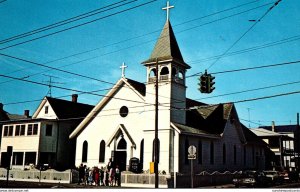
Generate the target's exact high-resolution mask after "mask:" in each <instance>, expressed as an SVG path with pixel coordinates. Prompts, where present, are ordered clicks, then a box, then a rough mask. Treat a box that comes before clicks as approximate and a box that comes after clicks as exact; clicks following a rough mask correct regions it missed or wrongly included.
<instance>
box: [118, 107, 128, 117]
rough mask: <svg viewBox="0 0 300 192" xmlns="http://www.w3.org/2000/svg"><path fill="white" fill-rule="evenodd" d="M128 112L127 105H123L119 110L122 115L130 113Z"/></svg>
mask: <svg viewBox="0 0 300 192" xmlns="http://www.w3.org/2000/svg"><path fill="white" fill-rule="evenodd" d="M128 112H129V110H128V107H126V106H122V107H121V108H120V111H119V113H120V116H121V117H126V116H127V115H128Z"/></svg>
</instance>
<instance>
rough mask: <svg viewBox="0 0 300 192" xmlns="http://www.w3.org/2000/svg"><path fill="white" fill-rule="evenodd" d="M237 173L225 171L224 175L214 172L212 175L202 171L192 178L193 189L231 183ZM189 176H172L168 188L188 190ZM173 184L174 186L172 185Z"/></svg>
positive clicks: (178, 174)
mask: <svg viewBox="0 0 300 192" xmlns="http://www.w3.org/2000/svg"><path fill="white" fill-rule="evenodd" d="M238 173H239V172H237V171H236V172H233V173H231V172H229V171H226V172H224V173H220V172H218V171H215V172H213V173H208V172H206V171H203V172H201V173H199V174H195V175H194V176H193V187H195V188H196V187H203V186H215V185H223V184H229V183H232V179H233V178H234V177H235V175H237V174H238ZM191 180H192V179H191V175H190V174H180V173H176V174H172V175H171V178H170V179H169V180H168V187H169V188H190V187H191V185H192V183H191ZM174 184H175V185H174Z"/></svg>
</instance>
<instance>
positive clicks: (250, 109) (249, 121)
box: [247, 108, 251, 128]
mask: <svg viewBox="0 0 300 192" xmlns="http://www.w3.org/2000/svg"><path fill="white" fill-rule="evenodd" d="M247 110H248V121H249V128H250V126H251V125H250V110H251V108H247Z"/></svg>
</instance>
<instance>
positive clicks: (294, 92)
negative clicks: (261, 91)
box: [229, 91, 300, 103]
mask: <svg viewBox="0 0 300 192" xmlns="http://www.w3.org/2000/svg"><path fill="white" fill-rule="evenodd" d="M299 93H300V91H293V92H287V93H281V94H276V95H269V96H264V97H257V98H250V99H244V100H238V101H234V102H229V103H244V102H249V101H257V100H263V99H270V98H274V97H282V96H287V95H294V94H299Z"/></svg>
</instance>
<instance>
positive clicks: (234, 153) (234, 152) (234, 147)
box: [233, 145, 236, 165]
mask: <svg viewBox="0 0 300 192" xmlns="http://www.w3.org/2000/svg"><path fill="white" fill-rule="evenodd" d="M233 163H234V164H235V165H236V146H235V145H234V146H233Z"/></svg>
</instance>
